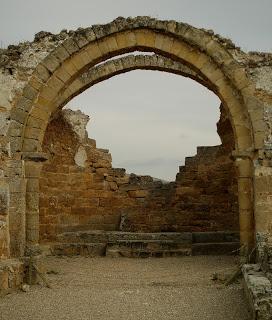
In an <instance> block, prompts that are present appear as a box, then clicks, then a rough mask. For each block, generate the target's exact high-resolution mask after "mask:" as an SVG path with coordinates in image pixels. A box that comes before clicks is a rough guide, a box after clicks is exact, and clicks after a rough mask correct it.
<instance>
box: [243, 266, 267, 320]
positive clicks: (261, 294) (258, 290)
mask: <svg viewBox="0 0 272 320" xmlns="http://www.w3.org/2000/svg"><path fill="white" fill-rule="evenodd" d="M242 272H243V282H244V289H245V293H246V297H247V299H248V302H249V307H250V311H251V314H252V319H253V320H272V284H271V282H270V280H269V279H268V278H267V277H266V275H265V273H264V272H262V271H261V267H260V265H258V264H245V265H244V266H243V268H242Z"/></svg>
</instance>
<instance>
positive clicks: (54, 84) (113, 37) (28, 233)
mask: <svg viewBox="0 0 272 320" xmlns="http://www.w3.org/2000/svg"><path fill="white" fill-rule="evenodd" d="M132 52H137V53H135V54H131V53H132ZM139 52H142V53H139ZM147 52H148V53H150V52H151V53H152V54H146V53H147ZM124 54H125V55H124ZM136 69H141V70H158V71H164V72H169V73H173V74H177V75H180V76H184V77H188V78H191V79H193V80H195V81H197V82H198V83H199V84H201V85H203V86H205V87H206V88H208V89H209V90H211V91H212V92H214V93H215V94H216V95H217V96H218V97H219V98H220V100H221V105H220V106H218V107H220V119H218V123H217V133H218V135H219V137H220V139H221V145H218V146H208V147H206V146H199V147H198V148H197V151H196V155H195V156H192V157H187V158H186V159H185V163H184V165H183V166H180V167H179V170H178V172H177V175H176V179H175V181H172V182H165V181H162V180H160V179H156V177H151V176H144V175H142V176H140V175H136V174H133V173H130V174H128V173H127V172H126V170H125V169H124V168H113V167H112V158H111V154H110V151H109V150H106V149H101V148H99V141H97V143H96V141H95V140H93V139H92V137H91V136H90V137H89V136H88V134H87V131H86V125H87V123H88V121H89V117H88V116H87V115H85V114H83V113H82V112H80V111H72V110H70V109H67V108H65V106H66V105H67V103H68V102H69V101H70V100H72V99H73V98H74V97H76V96H77V95H79V94H80V93H81V92H83V91H85V90H87V89H88V88H90V87H92V86H94V85H95V84H97V83H99V82H102V81H105V80H107V79H109V78H111V77H113V76H116V75H118V74H122V73H125V72H129V71H132V70H136ZM0 70H1V73H0V152H1V153H0V179H1V180H0V200H1V202H0V258H1V260H0V289H2V290H5V289H8V288H12V287H19V286H20V285H21V283H22V282H23V281H24V280H23V277H24V274H25V270H26V268H27V265H28V261H29V256H31V257H32V258H33V257H34V258H35V259H37V260H42V256H43V255H46V254H48V255H89V256H96V255H99V256H103V255H109V256H150V255H154V256H167V255H198V254H211V253H216V254H217V253H226V254H227V253H230V252H240V255H241V261H242V262H243V263H246V262H247V263H249V262H250V263H251V264H245V265H244V267H243V276H244V279H245V283H246V285H245V287H246V290H247V292H248V296H249V297H250V299H251V300H253V301H254V303H253V305H254V306H255V308H256V306H257V308H260V309H262V306H263V305H262V304H265V305H266V309H267V310H268V312H270V311H271V312H272V300H271V299H272V298H271V295H272V293H271V292H272V291H269V290H270V289H269V290H267V291H265V292H263V293H262V294H261V295H256V294H255V292H256V283H254V281H252V277H253V276H254V275H255V276H256V277H259V278H260V277H263V279H271V278H272V277H271V272H272V247H271V243H272V212H271V205H272V159H271V158H272V76H271V75H272V54H268V53H257V52H251V53H245V52H243V51H242V50H241V49H240V48H238V47H236V46H235V45H234V44H233V43H232V42H231V41H230V40H228V39H224V38H222V37H220V36H218V35H215V34H214V33H213V32H211V31H207V30H204V29H197V28H194V27H191V26H189V25H187V24H183V23H178V22H175V21H160V20H156V19H152V18H148V17H138V18H133V19H132V18H128V19H124V18H117V19H116V20H114V21H113V22H112V23H110V24H108V25H96V26H93V27H90V28H86V29H82V28H80V29H78V30H76V31H70V32H67V31H63V32H61V33H60V34H58V35H53V34H51V33H46V32H40V33H38V34H36V36H35V39H34V41H33V42H31V43H29V42H26V43H22V44H19V45H18V46H9V47H8V49H3V50H1V51H0ZM152 239H153V240H155V241H153V243H152V241H151V240H152ZM154 243H155V244H154ZM9 263H11V264H12V266H13V272H12V274H11V273H10V271H9V270H10V269H9V268H7V266H8V265H9ZM256 265H258V266H260V267H259V269H258V270H257V269H256ZM269 281H270V280H269ZM269 281H268V282H267V283H268V286H269V283H270V282H269ZM270 288H271V283H270ZM254 290H255V291H254ZM270 293H271V295H270ZM267 301H269V303H268V302H267ZM269 308H270V309H269ZM269 310H270V311H269ZM253 312H255V311H253ZM259 319H265V318H261V317H260V318H259ZM267 319H270V318H267Z"/></svg>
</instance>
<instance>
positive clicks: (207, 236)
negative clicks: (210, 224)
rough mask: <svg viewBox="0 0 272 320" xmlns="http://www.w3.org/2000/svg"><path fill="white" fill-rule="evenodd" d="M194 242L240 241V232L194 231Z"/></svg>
mask: <svg viewBox="0 0 272 320" xmlns="http://www.w3.org/2000/svg"><path fill="white" fill-rule="evenodd" d="M192 241H193V243H219V242H239V241H240V235H239V232H230V231H228V232H227V231H216V232H193V233H192Z"/></svg>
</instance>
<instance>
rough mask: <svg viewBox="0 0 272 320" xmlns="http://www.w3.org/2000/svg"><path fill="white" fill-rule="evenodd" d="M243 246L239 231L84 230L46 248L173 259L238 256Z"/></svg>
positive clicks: (65, 253) (60, 237)
mask: <svg viewBox="0 0 272 320" xmlns="http://www.w3.org/2000/svg"><path fill="white" fill-rule="evenodd" d="M239 246H240V243H239V234H238V233H235V232H193V233H191V232H162V233H137V232H122V231H81V232H66V233H62V234H59V235H58V239H57V242H56V243H52V244H47V245H44V246H43V247H44V249H47V253H49V254H52V255H61V256H74V255H82V256H91V257H94V256H110V257H172V256H189V255H221V254H226V255H230V254H238V249H239ZM48 250H49V251H48Z"/></svg>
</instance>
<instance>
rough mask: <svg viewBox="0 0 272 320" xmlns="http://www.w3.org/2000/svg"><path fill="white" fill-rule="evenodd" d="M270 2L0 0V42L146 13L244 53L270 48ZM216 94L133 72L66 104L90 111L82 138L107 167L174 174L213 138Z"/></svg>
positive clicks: (178, 80) (161, 75)
mask: <svg viewBox="0 0 272 320" xmlns="http://www.w3.org/2000/svg"><path fill="white" fill-rule="evenodd" d="M271 12H272V0H258V1H257V0H205V1H203V0H197V1H194V0H167V1H165V0H136V1H129V0H114V1H113V0H108V1H106V0H77V1H75V0H73V1H71V0H42V1H41V0H25V1H22V0H0V46H1V47H6V46H7V45H8V44H15V43H18V42H20V41H26V40H30V41H31V40H33V37H34V34H35V33H37V32H38V31H41V30H46V31H51V32H53V33H58V32H60V31H61V30H62V29H68V30H69V29H76V28H78V27H87V26H91V25H92V24H98V23H107V22H109V21H111V20H113V19H115V18H116V17H118V16H125V17H128V16H137V15H150V16H152V17H155V18H161V19H174V20H177V21H183V22H187V23H190V24H192V25H194V26H196V27H203V28H207V29H213V30H214V31H215V32H216V33H219V34H221V35H222V36H225V37H228V38H231V39H232V40H233V41H234V42H235V43H236V44H237V45H239V46H241V47H242V49H244V50H245V51H251V50H253V51H270V52H271V51H272V36H271V30H272V19H271ZM219 104H220V102H219V100H218V98H217V97H216V96H215V95H214V94H212V93H211V92H209V91H208V90H207V89H205V88H204V87H202V86H200V85H198V84H197V83H195V82H193V81H191V80H189V79H184V78H182V77H180V76H176V75H171V74H166V73H162V72H154V71H133V72H129V73H127V74H125V75H120V76H117V77H114V78H112V79H109V80H107V81H105V82H103V83H100V84H98V85H96V86H94V87H93V88H91V89H89V90H87V91H85V92H84V93H83V94H81V95H80V96H78V97H77V98H75V99H74V100H72V101H71V102H70V103H69V105H70V106H71V107H73V108H74V109H80V110H82V111H83V112H85V113H88V114H89V115H90V116H91V122H90V124H89V126H88V131H89V135H90V136H91V137H92V138H95V139H96V140H97V145H98V146H99V147H103V148H108V149H110V151H111V153H112V156H113V165H114V166H121V167H125V168H126V169H127V170H128V171H129V172H136V173H142V174H150V175H152V176H155V177H159V178H164V179H174V176H175V173H176V172H177V170H178V166H179V165H180V164H182V163H183V162H184V157H185V156H190V155H194V154H195V151H196V146H198V145H214V144H217V143H219V138H218V136H217V134H216V126H215V123H216V121H217V120H218V117H219V112H218V107H219Z"/></svg>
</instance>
